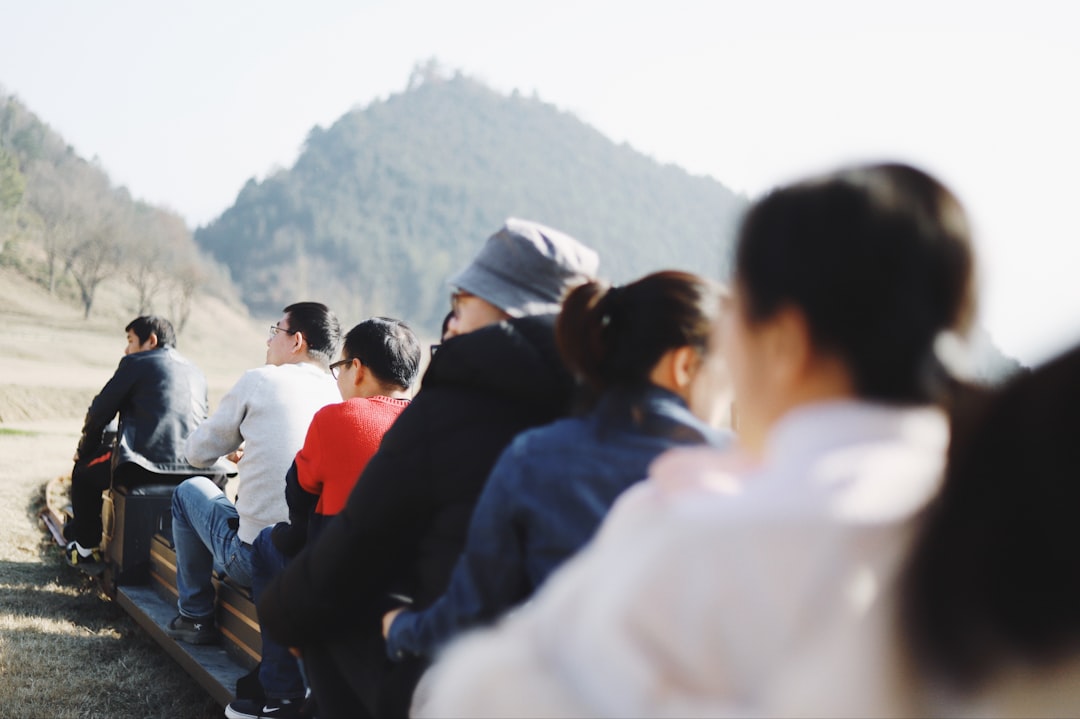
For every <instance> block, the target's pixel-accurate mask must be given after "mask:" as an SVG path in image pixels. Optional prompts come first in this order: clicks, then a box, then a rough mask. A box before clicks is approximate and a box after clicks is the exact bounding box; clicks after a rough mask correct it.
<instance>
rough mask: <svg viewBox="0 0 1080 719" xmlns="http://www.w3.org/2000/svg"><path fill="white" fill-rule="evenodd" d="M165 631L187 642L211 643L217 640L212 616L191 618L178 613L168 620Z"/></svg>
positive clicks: (216, 631) (174, 637)
mask: <svg viewBox="0 0 1080 719" xmlns="http://www.w3.org/2000/svg"><path fill="white" fill-rule="evenodd" d="M165 633H166V634H168V635H169V636H170V637H172V638H173V639H179V640H180V641H182V642H187V643H188V644H213V643H214V642H216V641H217V640H218V630H217V627H216V626H214V618H213V617H201V618H199V619H192V618H191V617H185V616H184V615H183V614H178V615H176V617H174V618H173V620H172V621H171V622H169V626H167V627H165Z"/></svg>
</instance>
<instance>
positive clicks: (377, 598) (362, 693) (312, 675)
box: [258, 219, 597, 717]
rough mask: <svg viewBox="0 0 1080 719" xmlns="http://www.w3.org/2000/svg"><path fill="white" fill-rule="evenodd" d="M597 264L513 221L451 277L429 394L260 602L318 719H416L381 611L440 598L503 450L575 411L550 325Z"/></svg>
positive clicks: (408, 675) (557, 235)
mask: <svg viewBox="0 0 1080 719" xmlns="http://www.w3.org/2000/svg"><path fill="white" fill-rule="evenodd" d="M596 266H597V257H596V253H594V252H593V251H592V250H590V249H589V248H587V247H584V246H583V245H581V244H580V243H578V242H577V241H576V240H574V239H573V238H571V237H569V236H567V235H565V234H563V233H561V232H558V231H556V230H552V229H550V228H547V227H544V226H542V225H539V224H536V223H533V222H527V221H523V220H515V219H510V220H507V222H506V225H505V226H504V227H503V228H502V229H501V230H500V231H499V232H497V233H496V234H495V235H493V236H492V237H491V238H489V239H488V241H487V244H486V245H485V246H484V248H483V249H482V250H481V252H480V254H479V255H478V256H477V257H476V258H475V259H474V260H473V262H472V264H471V265H469V266H468V267H467V268H466V269H465V270H463V271H462V272H461V273H459V274H458V275H457V276H456V277H454V278H453V279H452V280H451V282H450V284H451V285H452V286H453V287H454V290H455V291H454V293H453V295H452V304H453V308H454V317H453V318H452V319H451V321H450V326H449V328H448V329H449V333H448V334H450V335H453V336H452V337H451V338H450V339H448V340H447V341H446V342H444V343H443V344H442V345H441V346H440V348H439V350H438V352H437V353H436V354H435V355H434V357H433V358H432V361H431V364H430V366H429V367H428V370H427V373H426V374H425V376H424V379H423V384H422V387H421V391H420V392H419V394H418V395H417V396H416V398H415V399H414V400H413V402H412V404H411V405H410V406H409V407H408V408H407V409H406V410H405V411H404V412H402V414H401V416H400V417H399V418H398V420H397V422H396V423H395V424H394V425H393V426H392V427H391V428H390V431H389V432H387V433H386V435H385V436H384V437H383V442H382V445H381V446H380V448H379V451H378V452H377V453H376V454H375V456H374V457H373V458H372V459H371V461H370V462H369V463H368V465H367V468H366V469H365V470H364V473H363V475H362V476H361V478H360V481H359V482H357V484H356V487H355V488H354V490H353V492H352V494H351V495H350V497H349V501H348V504H347V505H346V507H345V509H344V511H342V512H341V513H340V514H339V515H338V516H337V517H335V518H334V519H333V520H332V521H331V522H330V523H329V524H328V525H327V526H326V528H325V530H324V531H323V533H322V534H321V536H320V537H319V539H318V541H317V542H315V543H314V544H313V545H309V546H308V547H307V548H305V550H304V551H303V552H301V553H300V554H299V555H297V557H296V558H295V559H294V560H293V561H292V563H291V564H290V565H289V566H288V567H287V568H286V569H285V571H284V572H283V573H282V574H281V575H280V576H279V577H278V578H277V580H276V581H275V582H274V583H272V584H271V585H270V586H269V587H268V588H267V589H266V591H265V592H264V593H263V596H262V599H261V601H260V602H259V607H258V609H259V619H260V622H261V623H262V625H263V627H264V629H265V630H266V631H267V632H268V633H269V634H270V635H271V636H274V637H276V638H277V639H278V640H279V641H281V642H282V643H284V644H287V645H289V646H293V647H297V648H299V649H300V650H301V652H302V654H303V658H304V663H305V668H306V670H307V673H308V679H309V681H310V683H311V688H312V690H313V693H314V694H315V697H316V700H317V703H318V710H319V716H326V717H334V716H351V717H352V716H404V715H405V714H406V713H407V712H408V708H409V701H410V699H411V696H412V690H413V688H414V687H415V684H416V681H417V680H418V679H419V676H420V674H421V672H422V671H423V669H424V668H425V666H426V664H425V663H424V660H422V659H419V658H417V659H415V660H409V661H406V662H403V663H400V664H395V663H393V662H390V661H389V660H388V659H387V657H386V654H385V646H384V643H383V639H382V630H381V620H382V613H383V612H384V611H385V610H386V609H387V608H389V607H391V606H397V605H399V604H400V597H408V598H409V599H411V601H412V603H413V605H414V606H416V607H418V608H423V607H426V606H427V605H428V604H430V603H431V602H433V601H434V600H435V599H437V598H438V597H439V596H440V595H441V594H442V592H443V590H444V589H445V588H446V585H447V582H448V580H449V577H450V573H451V570H452V569H453V567H454V563H455V561H456V560H457V557H458V554H459V553H460V552H461V549H462V547H463V545H464V541H465V537H466V534H467V530H468V524H469V518H470V516H471V514H472V510H473V506H474V504H475V503H476V500H477V497H478V496H479V494H480V491H481V489H482V488H483V484H484V481H485V480H486V478H487V476H488V474H489V472H490V471H491V468H492V465H493V464H494V463H495V460H496V459H497V458H498V456H499V454H500V453H501V452H502V450H503V448H504V447H506V445H507V444H508V443H509V442H510V440H511V439H512V438H513V437H514V436H515V435H516V434H518V433H519V432H521V431H522V430H525V429H527V428H529V427H535V426H538V425H541V424H546V423H548V422H551V421H553V420H555V419H557V418H558V417H560V416H563V415H564V414H565V413H566V411H567V409H568V407H569V404H570V401H571V394H572V391H573V382H572V380H571V378H570V376H569V374H568V373H567V371H566V370H565V369H564V368H563V365H562V362H561V361H560V359H559V354H558V351H557V349H556V347H555V337H554V321H555V316H556V314H557V313H558V311H559V308H560V303H561V300H562V297H563V295H564V294H565V292H566V291H567V290H568V289H569V288H571V287H573V286H576V285H577V284H579V283H581V282H583V281H585V280H586V279H589V278H591V277H592V276H593V275H594V274H595V272H596ZM274 716H277V714H274Z"/></svg>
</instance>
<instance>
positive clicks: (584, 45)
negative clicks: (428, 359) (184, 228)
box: [0, 0, 1080, 362]
mask: <svg viewBox="0 0 1080 719" xmlns="http://www.w3.org/2000/svg"><path fill="white" fill-rule="evenodd" d="M1078 37H1080V3H1077V2H1073V1H1072V0H1057V1H1056V2H1048V1H1046V0H1026V1H1025V2H1023V3H1020V2H1011V3H1007V4H1006V3H1004V2H995V1H994V0H967V1H964V2H960V1H954V2H950V1H948V0H929V1H928V0H905V2H903V3H900V2H890V3H876V2H870V1H869V0H849V1H845V0H814V1H813V2H809V1H806V0H786V1H775V0H774V1H770V0H740V2H728V1H726V0H698V1H697V2H686V1H684V0H664V1H663V2H654V3H649V4H645V3H639V4H634V3H632V2H627V0H618V1H616V0H595V1H592V0H575V1H573V2H564V1H562V0H543V1H541V2H532V1H530V2H513V1H512V0H500V1H490V2H489V1H482V0H455V1H454V2H445V1H443V2H437V1H430V2H427V1H425V2H408V1H406V0H401V1H398V2H377V1H373V2H364V1H362V0H351V1H350V0H340V1H335V0H306V1H305V2H296V1H295V0H293V1H291V2H278V1H270V0H261V1H260V2H241V1H239V0H228V1H226V2H220V1H215V2H207V1H203V0H195V1H188V2H184V3H176V2H170V3H164V2H153V1H151V0H138V1H133V2H125V1H122V0H94V1H92V2H86V1H85V0H78V1H77V0H69V1H64V2H61V1H59V0H37V1H36V2H33V3H28V2H25V0H18V1H16V0H0V86H3V87H4V88H5V89H6V90H7V92H9V93H11V94H14V95H16V96H18V97H19V98H20V99H22V100H23V101H24V102H25V103H26V104H27V105H29V107H30V108H31V109H32V110H33V111H34V112H36V113H37V114H38V115H39V116H40V117H41V118H42V119H43V120H45V121H46V122H47V123H49V124H50V125H51V126H52V127H53V128H54V129H56V130H57V131H58V132H60V133H61V134H62V135H63V136H64V137H65V138H66V139H67V141H68V142H69V143H71V144H72V145H73V146H74V147H75V149H76V150H77V151H78V152H79V153H80V154H82V155H83V156H85V157H88V158H90V157H94V156H97V157H98V158H99V161H100V162H101V164H102V165H103V166H104V167H105V169H106V170H107V171H108V172H109V174H110V175H111V177H112V178H113V180H114V181H115V182H117V183H118V184H123V185H126V186H127V187H128V188H129V189H130V190H131V191H132V193H133V194H134V195H136V196H138V197H141V198H143V199H145V200H148V201H151V202H154V203H158V204H163V205H166V206H169V207H171V208H173V209H175V210H177V211H179V212H180V213H181V214H182V215H184V216H185V217H186V218H187V220H188V222H189V224H191V225H192V226H193V227H195V226H198V225H200V224H205V223H206V222H208V221H209V220H211V219H212V218H214V217H215V216H217V214H219V213H220V212H221V211H222V210H224V209H225V208H226V207H228V206H229V205H230V204H232V202H233V201H234V199H235V197H236V193H237V192H238V191H239V189H240V188H241V186H242V185H243V184H244V182H245V181H246V180H247V179H248V178H249V177H252V176H256V177H262V176H264V175H265V174H266V173H267V171H268V170H271V169H273V168H274V167H276V166H289V165H291V164H292V162H293V161H294V160H295V158H296V154H297V151H298V149H299V148H300V145H301V143H302V142H303V140H304V137H305V136H306V134H307V132H308V130H310V129H311V127H312V126H314V125H316V124H319V125H324V126H325V125H328V124H330V123H331V122H333V121H334V120H335V119H337V118H338V117H339V116H341V115H342V114H343V113H345V112H346V111H348V110H349V109H350V108H352V107H354V106H358V105H365V104H367V103H369V102H371V101H372V100H373V99H376V98H385V97H386V96H387V95H389V94H391V93H395V92H400V91H402V90H403V89H404V87H405V84H406V82H407V79H408V76H409V73H410V70H411V68H412V67H413V65H414V64H415V63H417V62H419V61H423V60H426V59H428V58H430V57H437V58H438V59H439V60H440V61H442V62H443V63H444V64H446V65H447V66H449V67H450V68H452V69H460V70H462V71H463V72H465V73H466V74H468V75H472V76H474V77H477V78H479V79H481V80H483V81H485V82H487V83H488V84H489V85H491V86H493V87H495V88H496V89H498V90H502V91H506V92H509V91H510V90H513V89H515V88H516V89H519V90H521V91H522V92H524V93H532V92H533V91H536V92H537V93H538V94H539V96H540V97H541V99H543V100H545V101H547V102H551V103H554V104H555V105H557V106H559V107H560V108H562V109H565V110H568V111H571V112H573V113H574V114H576V115H577V116H578V117H580V118H581V119H583V120H585V121H586V122H588V123H590V124H592V125H594V126H595V127H597V128H598V129H600V130H601V131H602V132H604V133H606V134H607V135H608V136H610V137H611V138H613V139H614V140H616V141H620V142H621V141H624V140H625V141H627V142H629V143H630V144H631V145H632V146H634V147H635V148H637V149H638V150H640V151H642V152H644V153H646V154H648V155H651V156H652V157H654V158H656V159H658V160H660V161H663V162H674V163H676V164H679V165H681V166H683V167H685V168H687V169H688V170H690V171H691V172H693V173H696V174H709V175H712V176H713V177H715V178H716V179H718V180H720V181H721V182H723V183H725V184H726V185H728V186H729V187H732V188H734V189H736V190H741V191H745V192H747V193H748V194H750V195H751V196H753V195H755V194H757V193H759V192H761V191H762V190H764V189H767V188H768V187H770V186H772V185H774V184H776V183H779V182H783V181H785V180H788V179H792V178H794V177H797V176H799V175H802V174H805V173H807V172H816V171H819V170H824V169H828V168H830V167H832V166H835V165H836V164H838V163H842V162H848V161H855V160H868V159H898V160H904V161H908V162H913V163H916V164H918V165H921V166H923V167H924V168H926V169H928V170H930V171H931V172H933V173H935V174H937V175H938V176H939V177H941V178H942V179H943V180H945V181H946V182H947V183H948V184H950V185H951V186H952V187H953V189H954V190H955V191H956V192H957V194H958V195H959V196H960V197H961V199H962V200H963V201H964V202H965V204H966V205H967V207H968V209H969V211H970V212H971V214H972V216H973V217H974V220H975V223H976V229H977V232H978V242H979V245H978V247H979V251H980V253H981V258H980V259H981V262H982V266H981V270H982V297H981V299H982V311H981V316H982V322H983V324H984V325H985V326H986V327H987V328H988V329H989V330H990V332H991V334H992V336H993V338H994V340H995V341H996V342H997V344H998V345H999V346H1001V347H1002V349H1004V350H1005V351H1006V352H1008V353H1010V354H1012V355H1014V356H1016V357H1018V358H1020V359H1022V360H1024V361H1027V362H1037V361H1039V360H1042V359H1044V358H1046V357H1047V356H1049V355H1050V354H1052V353H1054V352H1057V351H1059V350H1061V349H1063V348H1064V347H1065V346H1067V345H1068V344H1071V343H1074V342H1076V341H1080V281H1078V279H1077V278H1078V277H1080V232H1078V230H1077V220H1076V217H1075V215H1076V214H1077V213H1076V208H1077V207H1078V206H1080V200H1078V196H1080V182H1078V179H1077V177H1078V169H1080V136H1078V128H1080V40H1078ZM537 219H541V220H547V221H549V222H551V223H552V224H557V221H558V218H537ZM479 241H480V238H477V242H479Z"/></svg>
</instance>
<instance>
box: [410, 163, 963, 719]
mask: <svg viewBox="0 0 1080 719" xmlns="http://www.w3.org/2000/svg"><path fill="white" fill-rule="evenodd" d="M972 264H973V260H972V255H971V250H970V240H969V235H968V229H967V224H966V221H965V217H964V213H963V211H962V210H961V208H960V205H959V203H958V202H957V201H956V199H955V198H954V197H953V196H952V194H951V193H950V192H949V191H948V190H947V189H946V188H944V187H943V186H942V185H941V184H940V183H938V182H937V181H936V180H934V179H933V178H931V177H930V176H928V175H927V174H925V173H923V172H920V171H919V170H916V169H914V168H911V167H906V166H901V165H877V166H867V167H855V168H851V169H846V170H842V171H840V172H836V173H833V174H829V175H825V176H822V177H816V178H811V179H809V180H806V181H804V182H800V183H797V184H794V185H790V186H787V187H783V188H780V189H777V190H775V191H773V192H772V193H770V194H769V195H767V196H766V197H765V198H763V199H761V200H760V201H758V202H757V203H756V204H755V205H754V206H753V207H752V208H751V209H750V211H749V213H748V215H747V217H746V218H745V220H744V222H743V225H742V228H741V230H740V233H739V238H738V241H737V247H736V260H735V283H734V297H733V301H732V306H731V310H730V312H729V313H725V315H724V319H723V322H722V324H723V325H724V328H723V332H722V334H723V350H724V354H725V356H726V358H727V362H728V366H729V369H730V371H731V376H732V383H733V387H734V394H735V404H736V407H737V408H738V418H739V422H738V427H737V429H738V432H739V439H740V442H741V444H742V446H743V450H744V452H743V453H742V454H741V456H739V457H733V456H732V455H730V454H725V453H720V452H715V451H713V450H701V449H693V450H679V451H676V452H672V453H669V454H668V455H665V456H664V457H661V458H660V460H658V462H657V463H656V464H654V466H653V470H652V473H651V478H650V480H648V481H647V482H643V483H641V484H640V485H638V486H637V487H635V488H634V489H632V490H630V491H629V492H627V493H626V494H625V495H624V496H623V497H622V498H621V499H620V500H619V502H618V503H617V504H616V505H615V507H614V508H613V509H612V511H611V513H610V514H609V515H608V517H607V519H606V520H605V522H604V524H603V526H602V527H601V528H600V529H599V531H598V532H597V535H596V537H595V539H594V540H593V541H592V543H591V544H590V545H589V546H588V547H586V548H585V549H584V550H583V551H582V552H581V553H579V554H578V555H577V556H576V557H575V558H574V559H572V560H571V561H569V562H567V564H566V565H565V566H564V567H563V568H562V569H560V571H559V572H557V573H556V574H555V575H553V576H552V577H551V578H550V580H549V581H548V582H547V583H546V584H545V586H544V588H543V589H542V590H541V591H540V592H539V593H538V594H537V596H536V597H535V598H534V600H533V601H532V602H531V603H530V604H529V605H528V606H526V607H524V608H522V609H521V610H520V611H519V612H517V613H516V614H515V615H513V616H511V617H509V618H508V619H507V620H506V621H504V622H503V623H502V624H500V625H498V626H497V627H496V628H495V629H494V630H493V631H489V632H487V633H477V634H476V635H475V636H473V637H466V638H463V639H462V640H461V642H460V643H459V644H457V645H456V646H451V647H448V650H447V652H446V654H445V656H444V657H443V658H442V659H441V660H440V662H439V663H438V664H436V665H435V666H434V667H433V668H432V671H431V672H429V689H430V693H429V694H428V695H427V701H426V703H425V704H424V705H423V706H420V707H418V709H419V710H420V714H421V715H433V716H434V715H454V716H482V715H489V716H490V715H500V716H515V715H516V716H520V715H540V716H642V715H645V716H724V715H736V716H751V715H753V716H795V715H808V714H812V715H818V716H845V715H848V716H850V715H859V716H868V715H877V714H909V713H910V707H909V706H908V704H907V700H908V695H907V694H906V693H905V692H904V691H903V688H902V687H901V686H900V684H899V683H898V682H897V681H896V680H897V678H898V676H899V673H898V672H899V667H900V664H899V662H898V660H897V659H896V658H895V657H894V656H893V655H892V653H891V652H890V647H892V646H893V645H894V643H895V642H894V641H893V637H892V635H891V627H892V621H891V619H892V617H893V611H892V609H891V603H890V601H889V598H890V596H891V595H890V593H889V592H888V591H887V590H888V588H889V587H890V585H891V584H892V583H893V581H894V579H895V575H896V573H897V567H898V565H899V562H900V558H901V557H902V556H903V555H904V552H905V551H906V549H907V544H908V536H909V533H910V531H911V526H912V524H913V522H914V517H915V516H916V515H917V514H918V513H919V512H920V511H921V509H922V508H923V507H924V506H925V504H926V503H927V501H928V500H929V499H930V497H932V496H933V494H934V492H935V491H936V490H937V488H938V485H939V482H940V477H941V471H942V467H943V465H944V459H945V450H946V447H947V445H948V440H949V433H948V420H947V417H946V415H945V413H944V411H943V410H942V409H941V408H940V406H939V402H941V401H942V400H943V395H942V394H941V392H942V390H943V388H944V387H945V386H946V382H945V379H946V375H945V373H944V371H943V370H942V368H941V366H940V364H939V363H938V362H937V361H936V359H935V355H934V345H935V340H936V338H937V337H938V335H939V334H940V333H941V332H943V331H946V330H950V329H962V328H964V327H965V325H966V323H967V320H968V318H969V316H970V309H971V306H972Z"/></svg>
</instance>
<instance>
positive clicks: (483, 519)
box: [387, 385, 731, 659]
mask: <svg viewBox="0 0 1080 719" xmlns="http://www.w3.org/2000/svg"><path fill="white" fill-rule="evenodd" d="M730 441H731V437H730V435H729V434H728V433H724V432H718V431H717V430H714V429H713V428H711V427H709V426H708V425H706V424H705V423H703V422H702V421H701V420H699V419H698V418H697V417H695V416H694V415H693V414H691V412H690V410H689V409H688V408H687V406H686V404H685V402H683V400H682V399H681V398H679V397H678V396H677V395H675V394H674V393H672V392H669V391H667V390H664V389H661V388H659V387H655V386H651V385H650V386H649V387H647V388H643V389H639V390H636V391H615V390H613V391H609V392H607V393H606V394H605V395H603V396H602V397H601V399H600V401H599V402H598V404H597V405H596V407H595V408H594V409H593V410H592V411H591V412H589V413H588V414H587V415H585V416H582V417H575V418H571V419H564V420H559V421H557V422H555V423H553V424H550V425H547V426H545V427H541V428H538V429H533V430H530V431H527V432H524V433H522V434H521V435H519V436H518V437H516V438H515V439H514V441H513V442H512V443H511V445H510V446H509V447H508V448H507V449H506V450H505V451H504V452H503V453H502V455H501V456H500V457H499V460H498V462H497V463H496V465H495V467H494V469H493V470H492V472H491V475H490V476H489V478H488V481H487V484H486V485H485V487H484V490H483V493H482V494H481V496H480V500H479V502H478V503H477V505H476V509H475V511H474V513H473V516H472V520H471V522H470V525H469V534H468V539H467V540H466V544H465V549H464V551H463V553H462V554H461V556H460V557H459V558H458V561H457V564H456V565H455V567H454V571H453V575H452V577H451V580H450V584H449V586H448V587H447V590H446V593H445V594H443V596H442V597H440V598H439V599H438V600H436V601H435V602H434V603H433V604H432V605H431V606H430V607H428V608H426V609H424V610H422V611H415V612H414V611H408V612H402V613H401V614H400V615H398V617H397V618H396V619H395V621H394V623H393V625H392V627H391V630H390V633H389V637H388V638H387V653H388V654H389V656H390V657H391V658H393V659H402V658H404V657H406V656H409V655H418V656H429V657H430V656H432V655H433V654H434V653H435V651H436V650H437V649H438V648H439V647H440V646H441V645H442V644H443V643H445V642H446V641H448V640H449V639H451V638H452V637H453V636H454V635H456V634H457V633H458V632H460V631H462V630H464V629H466V628H468V627H470V626H473V625H476V624H480V623H485V622H489V621H491V620H493V619H495V618H496V617H498V616H499V615H500V614H502V613H503V612H505V611H506V610H507V609H510V608H511V607H513V606H515V605H517V604H519V603H520V602H522V601H524V600H526V599H527V598H528V597H529V596H531V595H532V593H533V592H534V591H536V589H537V588H538V587H539V586H540V584H541V583H542V582H543V581H544V580H545V579H546V578H547V576H548V575H549V574H550V573H551V572H552V571H554V570H555V569H556V568H557V567H558V566H559V565H560V564H561V563H562V562H563V561H565V560H566V559H568V558H569V557H570V556H571V555H572V554H574V553H575V552H576V551H577V550H578V549H580V548H581V547H582V546H583V545H584V544H585V543H586V542H587V541H588V540H589V539H590V537H592V535H593V533H594V532H595V530H596V528H597V527H598V526H599V525H600V522H601V520H602V519H603V518H604V515H605V514H606V513H607V511H608V509H609V508H610V507H611V505H612V504H613V503H614V501H615V499H616V497H618V496H619V494H621V493H622V491H623V490H625V489H626V488H627V487H629V486H630V485H632V484H634V483H635V482H637V481H639V480H641V479H644V478H645V477H646V474H647V472H648V468H649V465H650V464H651V463H652V461H653V460H654V459H655V458H656V457H657V456H658V455H660V454H661V453H662V452H664V451H666V450H668V449H671V448H673V447H678V446H686V445H693V444H704V443H708V444H712V445H714V446H724V445H726V444H727V443H729V442H730Z"/></svg>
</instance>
